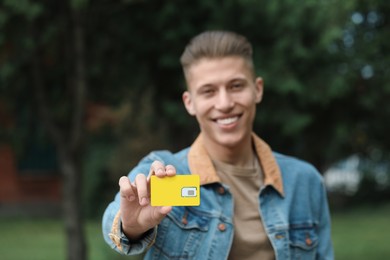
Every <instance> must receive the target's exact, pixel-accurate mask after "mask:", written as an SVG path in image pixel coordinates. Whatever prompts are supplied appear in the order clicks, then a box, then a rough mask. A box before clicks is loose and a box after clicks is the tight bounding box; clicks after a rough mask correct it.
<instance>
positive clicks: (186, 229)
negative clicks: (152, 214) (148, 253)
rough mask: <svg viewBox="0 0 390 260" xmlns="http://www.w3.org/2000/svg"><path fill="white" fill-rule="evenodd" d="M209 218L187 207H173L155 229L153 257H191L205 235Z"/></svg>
mask: <svg viewBox="0 0 390 260" xmlns="http://www.w3.org/2000/svg"><path fill="white" fill-rule="evenodd" d="M209 222H210V218H209V217H208V216H207V215H206V214H203V213H202V212H200V211H197V210H195V209H193V208H187V207H173V209H172V211H171V212H170V213H169V214H168V216H167V217H166V218H165V219H164V220H163V221H162V222H161V223H160V225H159V226H158V229H157V237H156V242H155V244H154V245H153V246H154V248H155V250H154V251H155V252H154V253H153V258H154V259H191V258H193V256H194V255H195V254H196V253H197V250H199V247H200V242H201V241H202V238H203V237H204V236H207V231H208V229H209Z"/></svg>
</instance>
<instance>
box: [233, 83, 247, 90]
mask: <svg viewBox="0 0 390 260" xmlns="http://www.w3.org/2000/svg"><path fill="white" fill-rule="evenodd" d="M243 86H244V84H242V83H234V84H232V85H231V88H232V89H240V88H242V87H243Z"/></svg>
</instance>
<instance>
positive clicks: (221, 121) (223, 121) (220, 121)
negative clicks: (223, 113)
mask: <svg viewBox="0 0 390 260" xmlns="http://www.w3.org/2000/svg"><path fill="white" fill-rule="evenodd" d="M237 120H238V116H235V117H229V118H223V119H217V123H218V124H221V125H228V124H232V123H234V122H236V121H237Z"/></svg>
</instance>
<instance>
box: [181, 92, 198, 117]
mask: <svg viewBox="0 0 390 260" xmlns="http://www.w3.org/2000/svg"><path fill="white" fill-rule="evenodd" d="M182 98H183V103H184V106H185V107H186V109H187V112H188V114H190V115H191V116H195V108H194V103H193V102H192V97H191V93H190V92H189V91H185V92H184V93H183V96H182Z"/></svg>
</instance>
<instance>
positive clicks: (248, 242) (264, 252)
mask: <svg viewBox="0 0 390 260" xmlns="http://www.w3.org/2000/svg"><path fill="white" fill-rule="evenodd" d="M213 163H214V166H215V168H216V172H217V174H218V176H219V177H220V178H221V181H222V183H224V184H227V185H228V186H229V187H230V192H231V193H232V195H233V201H234V217H233V223H234V237H233V245H232V248H231V250H230V253H229V259H230V260H236V259H245V260H250V259H256V260H258V259H275V254H274V251H273V248H272V245H271V243H270V241H269V239H268V237H267V234H266V232H265V230H264V227H263V223H262V221H261V217H260V210H259V193H260V188H261V186H262V184H263V176H262V170H261V167H260V165H259V162H258V161H257V160H256V164H255V166H254V168H241V167H236V166H233V165H230V164H226V163H223V162H219V161H213Z"/></svg>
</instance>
